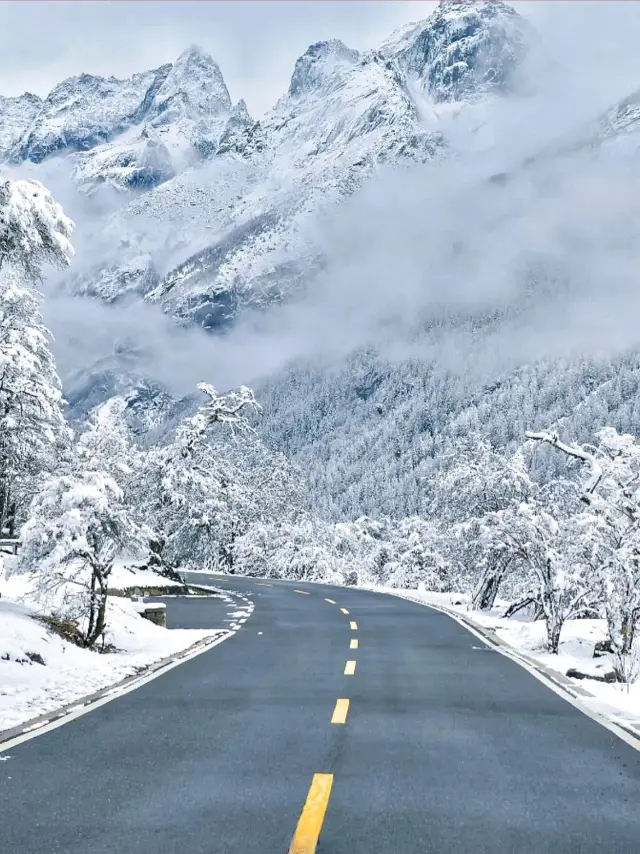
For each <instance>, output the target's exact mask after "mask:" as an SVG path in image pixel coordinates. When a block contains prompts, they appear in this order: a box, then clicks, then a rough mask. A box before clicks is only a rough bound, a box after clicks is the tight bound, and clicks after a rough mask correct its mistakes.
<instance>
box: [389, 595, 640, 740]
mask: <svg viewBox="0 0 640 854" xmlns="http://www.w3.org/2000/svg"><path fill="white" fill-rule="evenodd" d="M375 589H376V590H379V591H380V592H382V593H394V594H397V595H400V596H405V597H407V598H410V599H414V600H418V601H420V602H424V603H425V604H431V605H440V606H441V607H443V608H447V609H448V610H449V611H454V612H456V613H458V614H460V615H461V616H464V617H466V618H467V619H468V620H470V621H472V622H474V623H476V624H477V625H479V626H482V627H484V628H487V629H492V630H493V631H494V632H495V633H496V634H497V635H498V637H499V638H500V640H502V641H504V642H505V643H506V644H508V646H509V647H511V648H512V649H513V650H515V651H516V652H520V653H523V654H524V655H526V656H528V657H529V658H532V659H534V660H535V661H537V662H539V663H540V664H543V665H544V666H545V667H548V668H549V669H551V670H555V671H556V672H557V673H562V674H563V675H566V673H567V670H569V669H570V668H572V667H575V668H577V669H578V670H580V671H581V672H582V673H587V674H594V675H599V676H602V675H604V673H606V672H608V671H610V670H612V669H613V665H612V662H611V657H610V656H603V657H601V658H594V657H593V649H594V646H595V644H596V642H597V641H601V640H605V638H606V637H607V631H606V623H605V621H604V620H569V621H568V622H566V623H565V625H564V627H563V629H562V636H561V640H560V651H559V653H558V655H552V654H551V653H549V652H547V651H546V650H545V624H544V620H537V621H536V622H532V621H531V620H527V619H526V618H525V617H520V616H519V615H518V614H516V615H515V616H514V617H510V618H509V619H508V620H507V619H505V618H504V617H503V616H501V615H502V614H504V611H505V609H506V607H507V606H508V605H509V604H510V603H508V602H501V601H498V602H497V603H496V607H494V608H493V609H491V610H490V611H471V610H470V609H469V604H468V602H469V597H468V596H466V595H465V594H462V593H435V592H432V591H426V590H401V589H397V588H391V587H376V588H375ZM571 681H572V682H573V683H574V684H576V685H579V686H580V687H581V688H582V689H584V690H586V691H588V692H589V693H590V694H592V695H593V697H592V698H590V697H584V698H583V697H581V702H583V703H585V705H587V706H589V708H591V709H593V710H594V711H597V712H599V713H600V714H602V715H605V716H606V717H608V718H611V719H612V720H615V721H619V722H621V723H625V722H626V723H631V722H634V723H636V724H637V723H638V722H640V680H639V681H638V682H636V683H635V684H633V685H629V686H627V685H619V684H611V683H604V682H597V681H595V680H593V679H572V680H571Z"/></svg>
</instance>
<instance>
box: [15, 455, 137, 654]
mask: <svg viewBox="0 0 640 854" xmlns="http://www.w3.org/2000/svg"><path fill="white" fill-rule="evenodd" d="M137 541H138V530H137V528H136V526H135V525H134V524H133V522H132V520H131V518H130V515H129V513H128V511H127V508H126V507H125V506H124V504H123V494H122V490H121V489H120V487H119V486H118V484H117V483H116V482H115V480H114V479H113V478H112V477H110V476H109V475H107V474H105V473H104V472H100V471H85V472H80V473H78V474H64V475H59V476H55V477H52V478H50V479H49V480H48V481H47V482H46V483H45V484H44V487H43V489H42V490H41V492H40V493H39V494H38V495H37V496H36V497H35V499H34V500H33V503H32V505H31V514H30V517H29V520H28V522H27V523H26V524H25V525H24V527H23V529H22V550H21V553H20V566H21V569H22V571H31V572H33V573H34V577H35V579H36V586H37V591H38V595H39V598H40V600H41V602H42V604H43V606H44V607H45V609H46V611H47V612H48V613H54V614H55V615H56V616H58V617H59V618H60V619H65V620H71V621H73V622H74V623H75V624H76V626H77V632H78V637H79V638H80V639H81V641H82V643H83V644H84V645H85V646H87V647H92V646H93V645H94V644H95V643H96V642H97V641H98V640H99V639H100V637H102V636H103V634H104V630H105V627H106V607H107V594H108V587H109V576H110V574H111V569H112V566H113V561H114V559H115V558H116V557H117V555H118V554H119V553H120V552H121V551H123V550H124V549H126V550H127V551H128V552H131V550H132V548H134V546H135V544H136V543H137Z"/></svg>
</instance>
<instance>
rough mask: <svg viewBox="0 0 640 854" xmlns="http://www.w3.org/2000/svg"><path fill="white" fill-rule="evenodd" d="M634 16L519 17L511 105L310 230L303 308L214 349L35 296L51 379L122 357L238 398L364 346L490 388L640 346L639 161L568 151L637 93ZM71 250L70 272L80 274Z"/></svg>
mask: <svg viewBox="0 0 640 854" xmlns="http://www.w3.org/2000/svg"><path fill="white" fill-rule="evenodd" d="M541 7H543V8H541ZM520 11H521V12H524V11H525V10H523V9H520ZM637 12H638V7H637V5H636V4H634V3H606V4H598V3H583V2H577V3H576V2H574V3H553V4H550V3H549V4H526V14H528V15H529V17H530V18H531V21H532V23H533V25H534V26H535V28H536V30H537V33H538V42H537V47H536V48H535V49H534V50H533V52H532V55H531V57H530V60H529V62H528V63H527V65H526V67H525V68H524V69H523V73H522V75H521V81H520V83H521V91H522V92H524V93H526V94H525V95H522V96H513V97H510V98H508V99H500V100H499V101H494V102H492V103H490V104H487V105H486V106H484V107H482V108H474V109H473V110H471V111H468V113H467V114H464V113H463V114H462V115H461V117H460V118H459V119H458V120H455V119H454V118H450V119H449V120H448V125H447V127H446V132H447V136H448V139H449V140H450V152H449V155H448V157H447V158H445V159H444V160H439V161H437V162H435V161H434V162H432V163H429V164H426V165H421V166H415V167H411V168H409V169H403V170H395V171H394V170H388V171H386V172H382V173H381V174H380V175H379V176H377V177H376V178H375V179H373V180H371V181H370V182H369V183H368V184H367V185H366V186H365V187H364V188H363V189H362V191H360V192H359V193H357V194H356V195H355V196H353V197H352V198H350V199H349V200H348V201H346V202H345V203H344V204H343V205H342V206H341V207H340V208H339V209H338V210H336V211H333V212H332V213H331V215H330V216H328V215H325V216H324V217H318V219H317V221H316V222H315V223H314V225H313V233H312V235H311V237H312V240H313V243H314V244H315V245H317V247H318V248H319V250H320V251H321V252H322V254H323V256H324V258H325V259H326V266H325V269H324V271H323V273H322V274H321V275H320V276H318V277H317V278H316V279H315V280H314V281H312V282H309V283H308V287H307V289H306V292H305V295H304V296H303V297H299V298H298V299H296V300H295V301H293V302H292V303H291V304H289V305H286V306H284V307H277V308H274V309H272V310H270V311H269V312H267V313H266V314H262V315H260V316H245V317H243V318H242V319H241V320H240V322H239V323H238V324H237V326H236V327H235V328H234V330H233V331H231V332H230V333H228V334H226V335H225V336H223V337H214V336H212V335H207V334H206V333H204V332H203V331H202V330H197V329H190V330H180V329H177V328H176V326H175V324H174V323H173V322H172V321H171V320H169V319H168V318H167V317H165V316H164V315H163V314H162V312H161V311H160V309H159V308H157V307H155V306H149V305H143V304H140V303H139V302H138V303H135V304H128V305H125V306H115V307H109V306H104V305H101V304H99V303H98V302H96V301H90V300H84V299H83V300H78V299H70V298H68V297H55V296H53V294H54V293H55V288H50V290H49V293H50V296H49V297H48V299H47V304H46V320H47V322H48V323H49V325H50V326H51V328H52V329H53V331H54V333H55V336H56V353H57V355H58V358H59V360H60V365H61V370H62V372H63V373H64V374H65V375H67V374H69V372H70V371H72V370H74V369H77V368H78V367H80V366H81V365H83V364H86V365H87V366H88V365H89V364H90V363H91V362H92V361H95V360H96V359H98V358H101V357H104V356H107V355H108V354H109V353H111V352H113V350H114V348H117V347H119V346H122V344H123V343H126V342H127V341H130V342H135V343H136V345H138V346H139V347H141V348H143V350H144V351H145V352H144V356H143V357H141V361H140V363H139V365H138V367H139V369H140V370H141V371H142V372H145V373H148V374H149V375H151V376H152V377H153V378H155V379H158V380H160V381H161V382H163V383H166V384H168V385H169V386H170V387H171V388H172V389H174V390H176V391H187V390H190V389H192V388H193V387H194V386H195V384H196V382H198V381H199V380H203V379H206V380H208V381H211V382H213V383H214V384H216V385H219V386H220V387H224V388H226V387H230V386H232V385H236V384H238V383H242V382H244V383H248V384H251V383H255V382H257V381H259V380H260V379H261V378H263V377H265V376H268V375H270V374H271V373H273V372H274V371H277V370H278V369H279V368H281V367H282V366H283V365H285V364H286V363H287V362H288V361H289V360H291V359H296V358H320V357H322V358H324V359H327V358H328V359H337V358H340V357H342V356H344V355H346V354H347V353H349V352H350V351H352V350H353V349H354V348H357V347H360V346H367V345H374V346H376V347H378V348H380V350H381V352H382V353H383V355H385V356H387V357H389V358H404V357H407V356H419V357H424V358H428V359H435V360H437V361H440V362H441V363H442V365H443V366H445V367H446V368H447V369H453V370H464V371H465V372H468V371H470V370H473V371H476V372H480V373H491V372H495V371H503V370H509V369H511V368H513V367H515V366H517V365H518V364H521V363H522V362H526V361H531V360H535V359H539V358H557V357H571V356H574V355H590V356H594V357H606V356H608V355H612V354H614V353H616V352H620V351H622V350H624V349H626V348H628V347H631V346H635V345H637V344H639V343H640V340H639V339H640V334H639V332H638V324H637V319H636V318H637V316H638V312H639V310H640V287H639V285H638V282H637V270H638V267H639V262H640V247H639V245H638V223H639V222H640V217H639V216H638V215H639V214H640V210H639V208H640V192H639V191H640V171H639V170H638V169H637V164H638V162H640V161H639V160H638V154H637V153H636V147H637V144H638V143H637V142H634V138H633V137H631V136H629V137H628V139H627V140H626V141H625V140H622V141H620V142H617V143H614V144H611V145H608V146H605V147H604V148H602V149H598V150H594V149H593V148H592V147H590V146H588V145H586V146H585V145H582V146H580V145H576V143H581V142H587V141H588V140H589V137H590V134H592V132H593V128H592V125H591V124H590V123H592V122H593V120H594V118H595V117H596V116H598V115H599V114H600V113H601V112H602V111H603V110H605V109H607V108H608V107H610V106H611V105H612V104H614V103H615V102H616V101H617V100H618V99H619V98H621V97H624V96H626V95H628V94H630V93H632V92H634V91H635V90H636V89H638V88H640V57H639V55H638V53H637V50H636V45H637V44H638V40H639V38H640V15H638V14H637ZM223 71H224V69H223ZM636 139H637V141H638V142H640V136H638V137H637V138H636ZM52 189H54V190H55V187H52ZM72 204H73V202H72ZM74 215H76V217H77V218H78V216H79V215H83V216H91V215H92V214H91V212H90V211H88V210H87V209H84V210H79V211H78V213H76V212H75V211H74ZM85 232H86V224H85V226H81V228H80V234H79V242H80V244H81V245H82V251H81V253H79V256H82V257H80V258H79V263H81V264H87V263H90V261H91V260H92V256H91V246H90V245H89V246H85V245H84V244H83V241H84V240H86V238H85V237H83V234H84V233H85ZM94 239H95V240H96V242H97V243H99V240H98V238H97V237H96V236H95V234H94ZM425 328H426V329H429V330H430V332H429V333H424V331H423V330H424V329H425Z"/></svg>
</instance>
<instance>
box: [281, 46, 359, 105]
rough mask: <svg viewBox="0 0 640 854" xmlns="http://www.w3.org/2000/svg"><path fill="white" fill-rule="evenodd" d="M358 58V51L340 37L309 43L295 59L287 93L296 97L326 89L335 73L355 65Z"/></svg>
mask: <svg viewBox="0 0 640 854" xmlns="http://www.w3.org/2000/svg"><path fill="white" fill-rule="evenodd" d="M359 59H360V54H359V53H358V51H357V50H353V49H352V48H349V47H347V46H346V44H344V42H342V41H340V39H329V41H321V42H315V44H312V45H309V47H308V48H307V49H306V51H305V52H304V53H303V54H302V56H301V57H299V58H298V59H297V60H296V64H295V68H294V70H293V75H292V76H291V83H290V85H289V95H290V96H291V97H296V96H298V95H303V94H306V93H308V92H313V91H322V90H326V89H327V88H328V87H330V85H331V81H332V79H333V78H334V77H335V76H336V74H339V73H340V71H341V70H343V69H345V68H347V67H349V66H353V65H355V64H356V63H357V62H358V60H359Z"/></svg>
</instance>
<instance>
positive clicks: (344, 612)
mask: <svg viewBox="0 0 640 854" xmlns="http://www.w3.org/2000/svg"><path fill="white" fill-rule="evenodd" d="M340 610H341V611H342V613H343V614H348V613H349V612H348V611H347V609H346V608H340Z"/></svg>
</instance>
